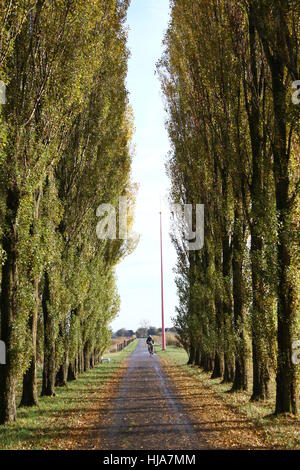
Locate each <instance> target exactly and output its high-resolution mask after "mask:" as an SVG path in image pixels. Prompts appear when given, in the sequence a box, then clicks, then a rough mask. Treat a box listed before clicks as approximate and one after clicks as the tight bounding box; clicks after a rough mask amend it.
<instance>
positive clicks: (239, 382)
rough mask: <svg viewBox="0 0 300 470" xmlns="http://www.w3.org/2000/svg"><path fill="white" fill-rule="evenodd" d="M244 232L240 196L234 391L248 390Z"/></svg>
mask: <svg viewBox="0 0 300 470" xmlns="http://www.w3.org/2000/svg"><path fill="white" fill-rule="evenodd" d="M244 245H245V242H244V230H243V221H242V206H241V202H240V201H239V195H238V194H236V195H235V210H234V230H233V259H232V289H233V314H234V327H235V335H236V337H237V344H236V354H235V375H234V381H233V385H232V391H234V392H236V391H240V390H247V389H248V368H247V351H246V348H247V345H246V338H245V308H246V306H245V288H244V274H243V257H244V256H243V255H244Z"/></svg>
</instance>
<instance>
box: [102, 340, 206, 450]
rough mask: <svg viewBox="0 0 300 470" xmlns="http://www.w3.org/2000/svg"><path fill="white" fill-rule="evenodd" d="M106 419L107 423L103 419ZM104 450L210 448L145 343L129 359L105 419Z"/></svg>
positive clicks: (142, 341) (103, 422)
mask: <svg viewBox="0 0 300 470" xmlns="http://www.w3.org/2000/svg"><path fill="white" fill-rule="evenodd" d="M103 418H104V419H103ZM102 419H103V421H102V423H101V424H100V425H99V428H98V432H100V433H101V437H100V436H99V437H100V441H101V448H102V449H103V448H104V449H110V450H121V449H128V450H138V449H154V450H179V449H180V450H188V449H190V450H195V449H205V448H207V447H208V446H207V444H206V442H205V438H204V437H203V436H202V433H201V431H200V432H199V429H198V430H197V433H196V432H195V431H194V429H193V426H192V424H191V422H190V419H189V417H188V416H187V414H186V413H185V412H184V409H183V406H182V403H181V401H180V399H179V398H178V396H176V395H175V393H174V390H173V388H172V384H171V383H170V380H169V379H168V378H167V377H166V376H165V374H164V372H163V371H162V369H161V366H160V361H159V358H158V357H157V356H155V355H154V356H152V357H150V356H149V354H148V351H147V347H146V344H145V340H140V341H139V342H138V345H137V348H136V349H135V351H134V352H133V353H132V354H131V356H130V357H129V359H128V369H127V371H126V372H125V375H124V376H123V378H122V379H121V382H120V385H119V387H118V389H117V393H116V396H115V399H114V401H113V402H112V406H111V407H110V408H109V409H108V410H107V412H106V416H105V417H104V416H102Z"/></svg>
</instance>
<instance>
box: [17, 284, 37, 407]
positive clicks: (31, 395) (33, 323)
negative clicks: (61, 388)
mask: <svg viewBox="0 0 300 470" xmlns="http://www.w3.org/2000/svg"><path fill="white" fill-rule="evenodd" d="M34 300H35V305H34V310H33V313H32V317H31V319H30V323H29V326H30V329H31V334H32V356H31V360H30V365H29V368H28V369H27V371H26V372H25V374H24V376H23V392H22V398H21V403H20V406H37V405H38V398H37V381H36V347H37V322H38V310H39V280H38V279H35V280H34Z"/></svg>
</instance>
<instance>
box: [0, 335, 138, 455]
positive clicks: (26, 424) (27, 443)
mask: <svg viewBox="0 0 300 470" xmlns="http://www.w3.org/2000/svg"><path fill="white" fill-rule="evenodd" d="M136 345H137V341H134V342H133V343H131V344H130V345H129V346H127V348H125V349H124V350H123V351H120V352H117V353H113V354H110V358H111V362H110V364H108V363H103V364H101V365H98V366H96V367H95V368H94V369H92V370H90V371H88V372H85V373H84V374H81V375H80V376H79V377H78V379H77V380H75V381H73V382H68V384H67V386H66V387H61V388H59V387H58V388H56V390H55V393H56V395H55V397H51V398H50V397H40V398H39V406H38V407H33V408H25V407H22V408H19V409H18V419H17V421H16V422H14V423H9V424H6V425H4V426H0V449H6V450H21V449H66V448H76V447H78V446H79V445H80V443H81V442H82V439H83V435H85V434H88V433H89V432H90V428H92V427H93V426H92V425H91V423H93V422H94V423H95V422H96V421H97V418H98V414H99V407H101V406H102V407H103V406H104V407H105V404H106V401H107V400H109V390H110V388H111V387H112V386H113V383H114V381H116V380H117V379H118V373H120V372H121V371H122V368H124V360H125V359H126V358H127V357H128V355H129V354H131V353H132V352H133V351H134V349H135V348H136ZM38 385H39V389H40V383H39V384H38ZM104 391H106V393H105V395H106V397H107V398H105V399H103V398H102V395H103V392H104ZM87 418H88V419H87Z"/></svg>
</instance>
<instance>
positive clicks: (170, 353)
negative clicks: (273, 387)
mask: <svg viewBox="0 0 300 470" xmlns="http://www.w3.org/2000/svg"><path fill="white" fill-rule="evenodd" d="M157 354H158V355H159V356H160V357H161V358H162V360H163V362H165V363H167V364H176V366H177V367H178V369H179V370H180V371H181V372H182V373H187V374H188V375H189V376H191V377H193V379H194V380H195V381H198V383H199V385H200V384H201V385H203V386H204V387H207V388H209V389H211V390H212V391H213V392H214V393H215V394H216V396H217V397H218V398H220V399H221V400H222V401H223V402H224V403H225V404H226V405H228V406H229V407H230V409H232V410H233V411H235V412H236V413H239V414H241V415H242V416H245V417H247V419H249V420H251V422H253V423H254V425H255V426H256V427H257V428H258V429H260V430H262V431H263V432H264V435H265V438H266V442H267V443H268V445H269V446H270V448H279V449H299V448H300V419H299V418H295V417H291V416H282V417H275V416H274V415H273V411H274V401H273V399H271V400H266V401H265V402H254V403H252V402H250V396H251V393H250V392H238V393H230V389H231V384H223V383H221V379H214V380H212V379H211V378H210V375H211V374H210V373H205V372H204V371H203V370H201V369H199V368H198V367H193V366H188V365H187V360H188V356H187V353H186V351H184V350H183V349H181V348H177V347H174V346H169V347H168V348H167V350H166V351H165V352H163V351H162V350H161V347H157Z"/></svg>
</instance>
